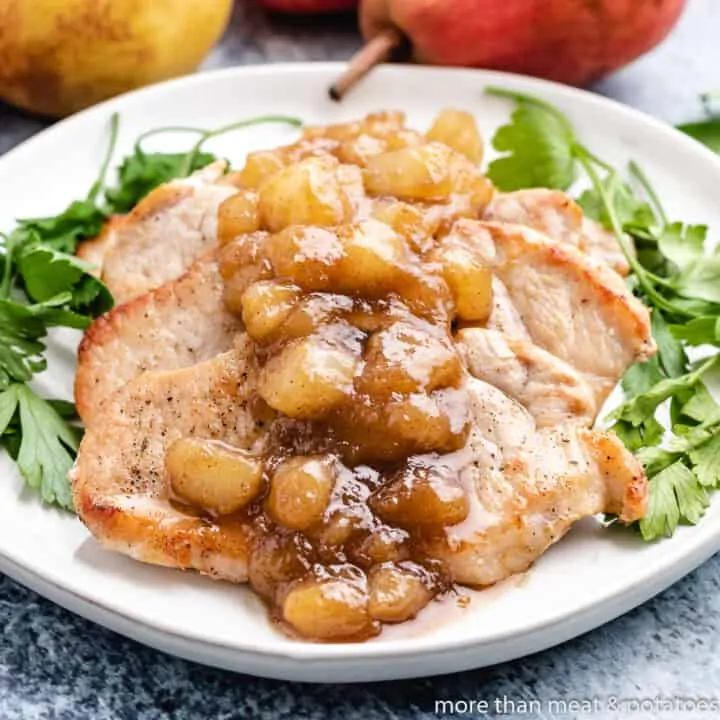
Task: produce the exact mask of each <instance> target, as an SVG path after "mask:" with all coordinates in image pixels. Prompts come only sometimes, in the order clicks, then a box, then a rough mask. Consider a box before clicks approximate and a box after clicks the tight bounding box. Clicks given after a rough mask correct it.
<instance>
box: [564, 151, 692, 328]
mask: <svg viewBox="0 0 720 720" xmlns="http://www.w3.org/2000/svg"><path fill="white" fill-rule="evenodd" d="M575 156H576V158H577V159H578V162H579V163H580V164H581V165H582V166H583V169H584V170H585V172H586V173H587V175H588V177H589V178H590V180H591V182H592V184H593V187H594V188H595V190H596V192H597V193H598V195H599V196H600V199H601V200H602V203H603V205H604V206H605V211H606V212H607V215H608V219H609V220H610V226H611V228H612V231H613V233H614V234H615V238H616V240H617V242H618V245H619V246H620V249H621V250H622V253H623V255H624V256H625V259H626V260H627V263H628V265H630V267H631V268H632V271H633V272H634V273H635V275H636V277H637V279H638V282H639V283H640V286H641V287H642V289H643V291H644V292H645V294H646V295H647V296H648V297H649V298H650V299H651V300H652V301H653V302H654V303H655V305H657V306H658V307H659V308H660V309H662V310H665V311H666V312H668V313H671V314H674V315H684V316H686V317H697V316H696V314H695V313H693V312H690V311H689V310H685V309H684V308H682V307H679V306H676V305H674V304H673V303H672V302H670V301H669V300H666V299H665V298H664V297H663V296H662V295H661V294H660V293H659V292H657V290H655V287H654V286H653V283H652V280H651V279H650V277H649V276H650V275H651V273H648V271H647V270H645V268H644V267H643V266H642V265H640V263H639V262H638V261H637V258H636V257H635V255H634V254H633V253H632V252H631V251H630V249H629V248H628V246H627V243H626V242H625V233H624V231H623V228H622V226H621V225H620V221H619V220H618V216H617V213H616V212H615V207H614V205H613V203H612V200H611V199H610V196H609V194H608V190H607V188H606V187H605V185H604V184H603V182H602V180H601V179H600V176H599V175H598V173H597V170H596V169H595V166H594V164H593V160H592V156H591V155H590V153H588V152H587V150H586V149H585V148H584V147H583V146H582V145H578V146H576V147H575Z"/></svg>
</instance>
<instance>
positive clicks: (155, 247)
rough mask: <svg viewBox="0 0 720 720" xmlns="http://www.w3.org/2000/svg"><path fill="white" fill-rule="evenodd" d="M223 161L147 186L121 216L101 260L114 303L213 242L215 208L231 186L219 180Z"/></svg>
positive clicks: (169, 275)
mask: <svg viewBox="0 0 720 720" xmlns="http://www.w3.org/2000/svg"><path fill="white" fill-rule="evenodd" d="M224 170H225V163H223V162H218V163H213V164H211V165H208V166H207V167H206V168H203V169H202V170H199V171H198V172H196V173H194V174H193V175H191V176H190V177H188V178H183V179H182V180H174V181H172V182H169V183H166V184H164V185H161V186H160V187H159V188H157V189H155V190H153V191H152V192H151V193H150V194H149V195H147V196H146V197H145V198H144V199H143V200H141V201H140V202H139V203H138V205H137V206H136V207H135V208H134V209H133V210H132V212H131V213H130V214H129V215H127V216H126V217H125V220H124V221H123V222H122V223H121V224H120V225H119V227H118V228H117V230H116V232H115V240H114V242H113V243H112V245H111V246H110V248H109V249H108V251H107V253H106V254H105V256H104V259H103V272H102V279H103V281H104V282H105V283H106V285H107V286H108V288H109V289H110V292H111V293H112V294H113V296H114V297H115V301H116V302H117V303H118V304H122V303H124V302H127V301H128V300H132V299H133V298H136V297H138V296H139V295H142V294H143V293H145V292H148V291H149V290H152V289H153V288H156V287H159V286H160V285H162V284H163V283H165V282H168V281H169V280H172V279H174V278H176V277H178V276H179V275H181V274H182V273H183V272H185V271H186V270H187V268H188V267H189V266H190V265H191V264H192V262H193V261H194V260H195V259H196V258H198V257H199V256H200V255H202V254H203V253H205V252H207V251H208V250H210V249H212V248H213V247H214V246H215V245H216V243H217V210H218V207H219V206H220V203H221V202H222V201H223V200H224V199H225V198H227V197H229V196H230V195H233V194H234V193H236V192H237V188H234V187H232V186H231V185H228V184H224V183H221V182H219V180H220V179H221V177H222V175H223V172H224Z"/></svg>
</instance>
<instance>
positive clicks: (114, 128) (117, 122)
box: [87, 113, 120, 202]
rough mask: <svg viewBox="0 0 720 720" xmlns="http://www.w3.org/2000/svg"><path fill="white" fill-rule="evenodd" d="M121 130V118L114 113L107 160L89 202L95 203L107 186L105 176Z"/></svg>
mask: <svg viewBox="0 0 720 720" xmlns="http://www.w3.org/2000/svg"><path fill="white" fill-rule="evenodd" d="M119 128H120V116H119V115H118V114H117V113H113V114H112V115H111V116H110V140H109V142H108V146H107V150H106V151H105V158H104V159H103V163H102V165H101V166H100V174H99V175H98V177H97V180H95V182H94V183H93V184H92V187H91V188H90V192H89V193H88V196H87V199H88V201H89V202H95V199H96V198H97V196H98V193H99V192H100V190H102V188H103V186H104V185H105V176H106V175H107V171H108V169H109V167H110V161H111V160H112V156H113V153H114V152H115V145H116V144H117V137H118V130H119Z"/></svg>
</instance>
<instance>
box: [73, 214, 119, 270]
mask: <svg viewBox="0 0 720 720" xmlns="http://www.w3.org/2000/svg"><path fill="white" fill-rule="evenodd" d="M124 222H125V216H124V215H112V216H110V217H109V218H108V220H106V222H105V224H104V225H103V228H102V230H101V231H100V234H99V235H98V236H97V237H94V238H91V239H89V240H83V241H82V242H81V243H80V244H79V245H78V247H77V250H76V251H75V254H76V255H77V256H78V257H79V258H80V259H81V260H85V262H88V263H90V265H92V269H91V273H92V274H93V275H95V277H101V276H102V267H103V262H104V261H105V256H106V255H107V253H108V252H109V251H110V248H111V247H112V246H113V245H114V244H115V239H116V238H117V234H118V231H119V229H120V226H121V225H122V224H123V223H124Z"/></svg>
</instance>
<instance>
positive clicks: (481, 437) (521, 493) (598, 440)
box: [423, 380, 647, 587]
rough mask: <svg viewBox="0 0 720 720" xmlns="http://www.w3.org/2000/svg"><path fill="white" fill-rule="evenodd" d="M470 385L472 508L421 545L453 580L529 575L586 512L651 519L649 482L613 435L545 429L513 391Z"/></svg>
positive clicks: (475, 582)
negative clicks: (648, 516) (526, 572)
mask: <svg viewBox="0 0 720 720" xmlns="http://www.w3.org/2000/svg"><path fill="white" fill-rule="evenodd" d="M471 382H472V383H473V392H472V397H473V403H474V406H475V408H474V418H475V423H474V426H473V430H472V433H471V435H470V439H469V441H468V444H467V446H466V447H465V448H464V450H462V451H460V454H461V455H462V454H463V453H464V454H465V457H464V458H463V459H462V460H461V463H462V467H463V469H462V470H461V473H460V477H461V481H462V483H463V485H464V487H465V491H466V495H467V497H468V498H470V513H469V515H468V517H467V519H466V520H464V521H463V522H462V523H460V524H458V525H455V526H452V527H449V528H446V529H445V534H444V536H443V537H441V538H440V539H433V540H430V541H427V542H426V543H425V544H424V545H423V549H424V550H425V551H426V552H428V554H429V555H430V556H432V557H438V558H440V559H442V560H443V561H444V562H445V564H446V565H447V567H448V568H450V574H451V576H452V578H453V580H454V581H455V582H458V583H461V584H464V585H469V586H473V587H483V586H486V585H491V584H493V583H496V582H498V581H500V580H502V579H504V578H506V577H508V576H509V575H512V574H514V573H518V572H523V571H524V570H526V569H527V568H528V567H530V565H532V563H533V562H534V561H535V560H536V559H537V558H538V557H539V556H540V555H541V554H542V553H543V552H545V550H547V548H548V547H550V545H552V544H553V543H555V542H557V541H558V540H559V539H560V538H561V537H562V536H563V535H564V534H565V533H566V532H567V531H568V530H569V529H570V527H572V525H573V524H574V523H575V522H577V521H578V520H580V519H581V518H583V517H587V516H590V515H595V514H597V513H600V512H607V513H613V514H616V515H618V516H619V517H620V518H621V520H623V521H625V522H632V521H633V520H637V519H638V518H640V517H642V516H643V515H644V513H645V507H646V503H647V479H646V477H645V474H644V472H643V469H642V466H641V465H640V463H639V462H638V461H637V460H636V459H635V458H634V457H633V456H632V455H631V454H630V453H629V452H628V451H627V450H626V449H625V447H624V446H623V444H622V443H621V442H620V440H619V439H618V438H617V437H616V436H615V435H614V434H612V433H602V432H598V431H595V430H588V429H586V428H581V427H580V426H578V425H577V424H572V423H571V424H570V425H564V426H563V425H559V426H555V427H553V428H548V429H545V430H537V429H536V426H535V423H534V421H533V419H532V418H531V417H530V415H529V413H527V412H526V411H525V410H524V409H523V408H522V407H521V406H520V405H518V404H517V403H515V402H514V401H513V400H511V399H510V398H508V397H507V395H505V394H503V393H502V392H500V391H499V390H498V389H496V388H494V387H492V386H490V385H487V384H486V383H482V382H480V381H477V380H475V381H471Z"/></svg>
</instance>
